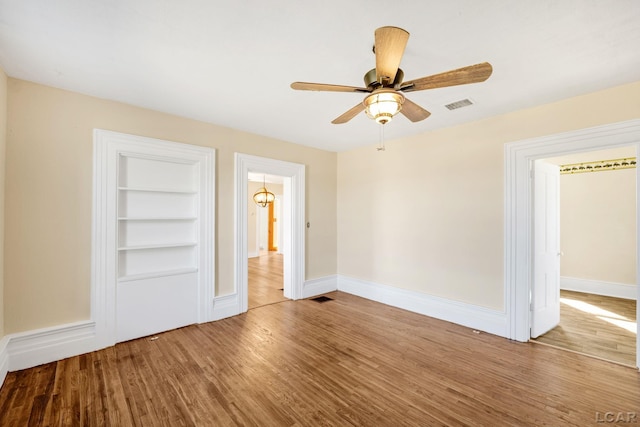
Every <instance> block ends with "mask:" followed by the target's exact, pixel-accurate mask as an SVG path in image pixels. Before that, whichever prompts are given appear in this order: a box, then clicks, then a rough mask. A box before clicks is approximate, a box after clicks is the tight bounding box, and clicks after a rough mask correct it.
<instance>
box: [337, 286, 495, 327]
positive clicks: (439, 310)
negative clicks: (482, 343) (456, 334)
mask: <svg viewBox="0 0 640 427" xmlns="http://www.w3.org/2000/svg"><path fill="white" fill-rule="evenodd" d="M338 290H339V291H342V292H347V293H350V294H353V295H357V296H360V297H363V298H367V299H370V300H373V301H377V302H380V303H383V304H387V305H390V306H393V307H398V308H402V309H404V310H408V311H413V312H415V313H419V314H423V315H425V316H429V317H435V318H436V319H441V320H446V321H447V322H452V323H457V324H459V325H462V326H466V327H469V328H473V329H477V330H479V331H483V332H488V333H490V334H494V335H498V336H501V337H507V315H506V313H504V312H501V311H497V310H491V309H488V308H485V307H480V306H475V305H471V304H466V303H462V302H458V301H452V300H447V299H444V298H439V297H435V296H431V295H427V294H423V293H421V292H415V291H409V290H406V289H400V288H395V287H392V286H387V285H381V284H378V283H373V282H367V281H364V280H359V279H354V278H351V277H345V276H342V275H338Z"/></svg>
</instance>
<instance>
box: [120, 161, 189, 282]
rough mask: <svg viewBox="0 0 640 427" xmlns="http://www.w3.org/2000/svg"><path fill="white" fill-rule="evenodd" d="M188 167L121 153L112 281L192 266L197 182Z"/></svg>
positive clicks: (186, 269)
mask: <svg viewBox="0 0 640 427" xmlns="http://www.w3.org/2000/svg"><path fill="white" fill-rule="evenodd" d="M195 176H196V170H195V169H194V166H193V165H191V164H187V163H175V162H170V161H164V160H160V159H157V160H156V159H151V158H146V159H144V158H136V157H128V156H122V157H121V158H120V168H119V176H118V186H117V188H118V193H117V211H118V215H117V218H118V242H117V247H118V278H119V279H118V280H119V281H120V282H122V281H134V280H145V279H149V278H159V277H164V276H173V275H177V274H183V273H191V272H194V271H197V265H198V237H197V236H198V233H197V229H198V223H199V218H198V212H199V204H198V203H199V192H198V185H197V183H198V181H197V180H196V179H195Z"/></svg>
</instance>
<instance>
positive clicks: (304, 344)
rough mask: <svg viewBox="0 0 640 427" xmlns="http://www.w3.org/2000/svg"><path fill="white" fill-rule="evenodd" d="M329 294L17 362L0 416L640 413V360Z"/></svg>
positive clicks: (423, 420)
mask: <svg viewBox="0 0 640 427" xmlns="http://www.w3.org/2000/svg"><path fill="white" fill-rule="evenodd" d="M328 296H330V297H331V298H334V299H333V300H332V301H328V302H324V303H317V302H315V301H312V300H302V301H285V302H282V303H279V304H271V305H266V306H263V307H259V308H256V309H253V310H250V311H249V312H247V313H246V314H243V315H240V316H235V317H232V318H228V319H224V320H220V321H217V322H212V323H207V324H202V325H194V326H189V327H185V328H181V329H177V330H174V331H169V332H165V333H163V334H159V335H158V336H157V337H158V338H157V339H152V338H142V339H138V340H134V341H129V342H125V343H121V344H118V345H116V346H115V347H110V348H107V349H104V350H101V351H97V352H93V353H89V354H86V355H82V356H78V357H72V358H69V359H66V360H62V361H59V362H55V363H49V364H46V365H43V366H40V367H37V368H32V369H27V370H24V371H19V372H11V373H9V374H8V376H7V378H6V380H5V384H4V386H3V387H2V389H1V390H0V425H2V426H20V427H22V426H26V425H38V426H40V425H52V426H60V425H65V426H66V425H81V426H93V425H109V426H115V425H117V426H134V425H135V426H162V425H166V426H180V425H182V426H209V425H215V426H235V425H245V426H294V425H295V426H311V425H313V426H315V425H322V426H345V425H362V426H400V425H403V426H426V425H469V426H479V425H485V426H502V425H513V426H525V425H532V426H534V425H535V426H541V425H554V426H558V425H563V426H565V425H575V426H585V425H596V423H597V422H598V419H599V418H598V417H601V418H600V419H604V417H605V414H606V413H609V414H611V413H612V414H615V415H617V414H619V413H622V414H627V413H631V414H637V415H636V419H637V418H638V417H640V414H638V412H640V403H639V402H640V374H639V373H638V371H637V370H635V369H631V368H627V367H624V366H621V365H617V364H614V363H608V362H605V361H601V360H597V359H593V358H589V357H585V356H581V355H578V354H575V353H571V352H567V351H563V350H558V349H556V348H552V347H549V346H543V345H536V344H532V343H517V342H513V341H509V340H507V339H504V338H499V337H496V336H493V335H489V334H484V333H479V334H478V333H475V332H474V331H472V330H471V329H468V328H465V327H462V326H458V325H454V324H451V323H447V322H444V321H440V320H436V319H432V318H429V317H425V316H421V315H418V314H415V313H411V312H407V311H403V310H400V309H396V308H393V307H389V306H385V305H382V304H379V303H376V302H373V301H368V300H365V299H362V298H358V297H355V296H353V295H349V294H346V293H341V292H334V293H331V294H328ZM625 416H626V415H625ZM629 417H631V416H629Z"/></svg>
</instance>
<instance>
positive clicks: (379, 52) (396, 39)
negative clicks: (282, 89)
mask: <svg viewBox="0 0 640 427" xmlns="http://www.w3.org/2000/svg"><path fill="white" fill-rule="evenodd" d="M408 40H409V33H408V32H407V31H405V30H403V29H402V28H398V27H381V28H378V29H377V30H376V31H375V45H374V47H373V49H374V53H375V55H376V68H374V69H372V70H370V71H369V72H367V73H366V74H365V75H364V83H365V85H366V87H355V86H342V85H332V84H324V83H307V82H294V83H291V88H292V89H296V90H315V91H326V92H360V93H367V94H369V95H367V96H366V97H365V98H364V100H363V101H362V102H361V103H359V104H358V105H356V106H355V107H353V108H351V109H350V110H349V111H347V112H346V113H344V114H342V115H341V116H339V117H337V118H336V119H334V120H333V121H332V122H331V123H333V124H341V123H346V122H348V121H349V120H351V119H352V118H354V117H355V116H357V115H358V114H359V113H361V112H362V111H365V112H366V114H367V116H369V117H370V118H372V119H374V120H375V121H376V122H378V123H380V124H383V125H384V124H385V123H388V122H389V121H390V120H391V119H392V118H393V116H395V115H396V114H397V113H402V114H403V115H404V116H405V117H406V118H408V119H409V120H411V121H412V122H419V121H421V120H424V119H426V118H427V117H429V116H430V115H431V113H430V112H428V111H427V110H425V109H424V108H422V107H421V106H419V105H418V104H416V103H414V102H411V101H410V100H409V99H407V98H406V97H405V96H404V95H403V93H405V92H414V91H418V90H425V89H435V88H441V87H448V86H457V85H464V84H469V83H480V82H483V81H485V80H487V79H488V78H489V76H490V75H491V72H492V71H493V68H492V67H491V64H489V63H488V62H483V63H480V64H476V65H470V66H468V67H463V68H458V69H455V70H451V71H446V72H444V73H440V74H434V75H432V76H427V77H422V78H419V79H415V80H409V81H406V82H405V81H403V78H404V72H403V71H402V70H401V69H400V68H398V67H399V66H400V60H401V59H402V55H403V54H404V49H405V47H406V45H407V41H408Z"/></svg>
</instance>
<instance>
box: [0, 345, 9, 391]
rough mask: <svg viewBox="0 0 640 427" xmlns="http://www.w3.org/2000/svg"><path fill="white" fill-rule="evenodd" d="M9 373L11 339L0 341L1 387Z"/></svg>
mask: <svg viewBox="0 0 640 427" xmlns="http://www.w3.org/2000/svg"><path fill="white" fill-rule="evenodd" d="M7 373H9V337H8V336H4V337H2V339H0V387H2V384H4V379H5V378H6V377H7Z"/></svg>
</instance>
